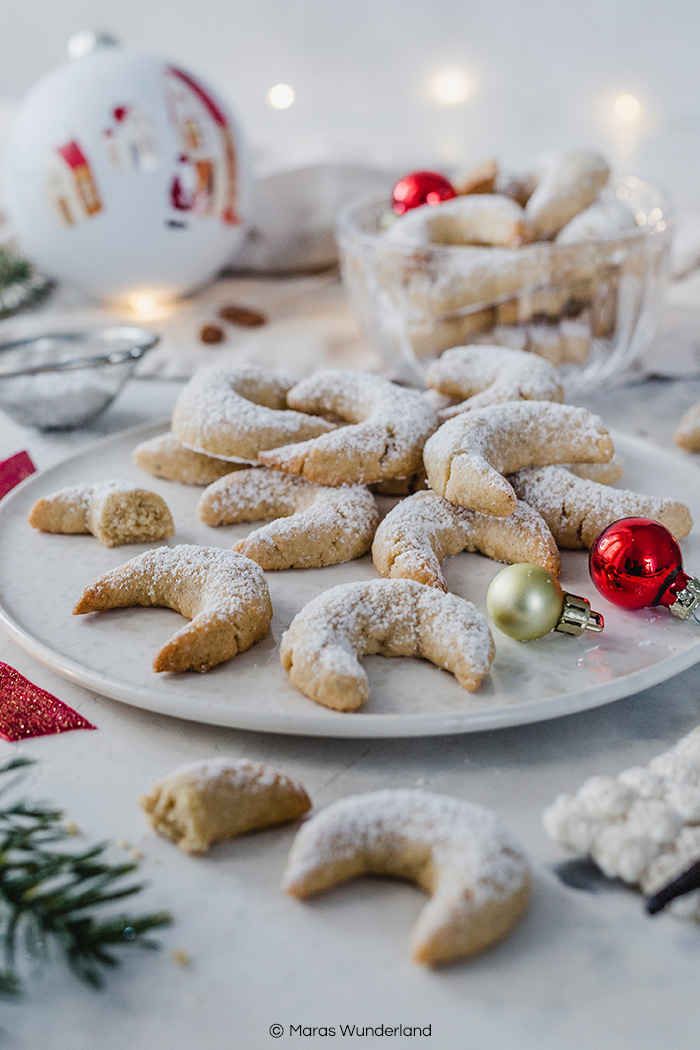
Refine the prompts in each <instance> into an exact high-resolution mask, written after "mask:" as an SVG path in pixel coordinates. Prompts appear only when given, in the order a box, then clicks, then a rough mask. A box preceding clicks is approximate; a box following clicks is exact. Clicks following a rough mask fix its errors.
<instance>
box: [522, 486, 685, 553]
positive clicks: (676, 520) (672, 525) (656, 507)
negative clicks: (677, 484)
mask: <svg viewBox="0 0 700 1050" xmlns="http://www.w3.org/2000/svg"><path fill="white" fill-rule="evenodd" d="M508 480H509V481H510V483H511V484H512V486H513V489H514V491H515V492H516V494H517V496H518V498H519V499H522V500H525V502H526V503H529V504H530V506H531V507H535V509H536V510H538V511H539V512H540V514H541V515H542V517H543V518H544V520H545V521H546V522H547V524H548V525H549V527H550V529H551V531H552V535H553V536H554V538H555V540H556V541H557V543H558V544H559V546H560V547H565V548H567V549H568V550H577V549H579V548H582V547H590V546H591V544H592V543H593V541H594V540H595V538H596V537H597V536H598V535H599V534H600V533H601V532H602V531H603V529H605V528H607V527H608V525H611V524H612V523H613V521H617V520H618V518H628V517H642V518H653V519H654V520H655V521H660V522H661V524H662V525H665V526H666V527H667V528H669V529H670V530H671V532H672V533H673V534H674V535H675V536H677V537H678V538H679V539H682V538H683V536H687V535H688V533H689V532H690V530H691V528H692V527H693V519H692V517H691V514H690V511H689V509H688V508H687V507H686V505H685V504H684V503H679V502H678V501H677V500H671V499H663V498H661V497H658V496H642V495H640V493H638V492H630V491H629V490H628V489H613V488H610V487H609V486H608V485H600V484H598V483H597V482H595V481H589V480H587V479H586V478H580V477H576V476H575V475H574V474H572V473H571V471H569V470H566V468H564V467H538V468H536V469H530V470H520V471H518V472H517V473H516V474H512V475H510V476H509V478H508Z"/></svg>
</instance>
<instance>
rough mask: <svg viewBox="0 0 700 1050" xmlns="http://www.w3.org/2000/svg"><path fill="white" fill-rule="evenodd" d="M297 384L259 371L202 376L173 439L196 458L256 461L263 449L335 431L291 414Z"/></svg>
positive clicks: (178, 408) (189, 393)
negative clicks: (290, 399) (197, 455)
mask: <svg viewBox="0 0 700 1050" xmlns="http://www.w3.org/2000/svg"><path fill="white" fill-rule="evenodd" d="M294 382H295V381H294V379H292V378H291V377H289V376H286V375H282V374H280V373H276V372H271V371H270V370H269V369H267V368H257V367H256V366H254V365H241V366H240V367H239V368H236V369H232V370H231V371H230V372H223V371H221V370H220V369H217V368H208V369H204V370H203V371H201V372H197V373H196V374H195V375H194V376H193V377H192V379H190V381H189V383H187V385H186V386H185V387H184V389H183V390H182V392H181V393H180V396H179V397H178V399H177V402H176V404H175V408H174V410H173V418H172V431H173V434H174V436H175V437H176V438H177V440H178V441H180V442H182V444H183V445H186V446H187V447H188V448H191V449H193V450H194V451H196V452H204V453H206V454H207V455H210V456H216V457H219V458H220V459H234V460H241V459H242V460H248V461H250V460H255V459H256V458H257V455H258V452H259V451H260V450H261V449H265V448H276V447H277V446H278V445H283V444H285V443H286V442H288V441H304V440H306V438H310V437H315V436H316V435H317V434H325V433H326V432H327V431H329V430H333V424H332V423H329V422H327V420H325V419H321V417H320V416H315V417H312V416H307V415H304V414H303V413H301V412H294V411H291V410H290V409H289V406H288V405H287V392H288V391H289V390H291V388H292V387H293V386H294Z"/></svg>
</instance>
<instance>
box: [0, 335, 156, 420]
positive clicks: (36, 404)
mask: <svg viewBox="0 0 700 1050" xmlns="http://www.w3.org/2000/svg"><path fill="white" fill-rule="evenodd" d="M157 342H158V336H157V335H155V334H154V333H153V332H148V331H146V330H145V329H143V328H134V327H131V326H130V325H110V326H107V327H104V328H94V329H87V330H85V331H80V332H53V333H44V334H41V335H36V336H33V337H31V338H26V339H15V340H13V341H12V342H3V343H0V408H1V409H2V410H3V412H6V413H7V415H8V416H11V418H12V419H14V420H15V421H16V422H17V423H22V424H24V425H25V426H30V427H36V428H38V429H39V430H73V429H75V428H76V427H82V426H86V424H88V423H90V422H92V420H93V419H95V418H96V417H97V416H99V414H100V413H101V412H104V410H105V409H106V408H107V406H108V405H110V404H111V403H112V401H114V399H115V397H116V396H117V394H118V393H119V391H120V390H121V388H122V387H123V386H124V383H125V382H126V381H127V379H128V378H129V376H130V375H131V374H132V373H133V371H134V369H135V368H136V365H137V364H138V362H139V361H140V360H141V358H142V357H143V355H144V354H145V353H146V352H147V351H148V350H150V349H151V348H152V347H154V346H155V345H156V343H157Z"/></svg>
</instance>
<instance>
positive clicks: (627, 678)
mask: <svg viewBox="0 0 700 1050" xmlns="http://www.w3.org/2000/svg"><path fill="white" fill-rule="evenodd" d="M169 423H170V421H169V419H165V420H160V421H157V422H149V423H145V424H139V425H137V426H135V427H130V428H128V429H125V430H121V431H117V432H116V433H113V434H109V435H106V436H104V437H101V438H99V439H98V440H96V441H94V442H91V443H90V444H88V445H85V446H83V447H81V448H79V449H78V450H76V451H74V452H73V453H72V454H71V455H68V456H66V457H64V458H63V459H61V460H59V461H58V462H57V463H54V464H52V466H50V467H48V468H46V469H45V470H40V471H37V472H35V473H34V474H32V475H30V476H29V477H27V478H25V479H24V480H23V481H22V482H20V484H19V485H17V486H16V487H15V489H14V490H13V491H12V492H10V493H8V495H7V496H6V497H5V498H4V499H3V500H2V503H1V504H0V515H3V514H4V513H6V508H8V507H10V508H12V505H13V503H14V502H15V501H16V500H17V499H18V498H19V497H20V496H21V495H22V494H23V493H25V492H26V490H27V488H31V487H33V486H34V485H35V484H37V485H38V484H40V483H41V481H42V480H43V479H44V478H45V477H46V476H47V475H49V474H50V473H51V472H52V471H53V470H56V469H59V468H62V467H64V466H65V465H66V463H68V462H70V461H71V460H74V459H77V458H79V457H81V456H83V455H85V454H90V453H92V452H94V451H97V452H99V449H100V448H101V447H102V446H104V445H111V444H113V443H117V442H120V441H122V440H125V439H127V440H128V439H131V438H134V439H136V438H139V437H140V438H141V440H145V439H146V437H147V436H148V435H149V434H152V435H153V436H156V434H158V433H160V432H161V431H163V430H167V429H168V428H169ZM609 432H610V434H611V436H612V437H613V440H614V441H616V439H617V438H621V439H622V443H623V444H627V445H633V446H636V447H638V448H639V449H642V450H643V449H651V450H653V451H655V452H660V453H662V454H666V455H670V456H675V455H676V453H675V450H667V449H664V448H662V447H661V446H658V445H656V444H654V443H653V442H649V441H647V440H645V439H644V438H640V437H639V436H638V435H636V434H629V433H626V432H624V431H620V430H616V429H615V428H609ZM678 458H679V459H681V460H682V459H683V458H684V457H683V455H682V454H680V452H679V454H678ZM687 465H688V466H689V467H691V468H692V469H693V470H695V471H698V473H699V474H700V468H698V466H697V465H696V464H695V463H694V462H692V460H688V463H687ZM0 628H1V629H2V630H3V631H4V632H5V634H7V635H8V637H10V638H11V639H12V640H13V641H14V642H16V643H17V644H18V645H19V646H20V648H22V649H23V650H24V651H25V652H27V653H28V654H29V655H30V656H32V657H34V658H35V659H36V660H38V661H39V662H40V663H41V664H43V665H44V666H46V667H48V668H50V669H51V670H53V671H55V672H56V673H57V674H59V675H60V676H61V677H63V678H66V679H67V680H68V681H71V682H73V683H75V684H77V685H79V686H81V687H82V688H85V689H87V690H89V691H91V692H93V693H97V694H98V695H100V696H104V697H107V698H108V699H111V700H116V701H117V702H118V703H125V704H127V705H128V706H130V707H135V708H137V709H139V710H145V711H150V712H153V713H155V714H163V715H167V716H168V717H172V718H180V719H184V720H186V721H191V722H198V723H200V724H204V725H212V726H219V727H222V728H229V729H243V730H246V731H255V732H265V733H282V734H285V735H290V736H312V737H326V738H337V739H340V738H347V739H353V738H355V739H358V738H376V739H382V738H385V739H389V738H409V737H420V736H447V735H458V734H467V733H479V732H488V731H490V730H496V729H506V728H512V727H516V726H519V725H531V724H535V723H537V722H543V721H549V720H550V719H553V718H562V717H566V716H567V715H572V714H577V713H580V712H583V711H588V710H594V709H595V708H596V707H602V706H605V705H606V704H609V703H613V702H614V701H615V700H621V699H624V698H625V697H627V696H633V695H635V694H636V693H638V692H641V691H642V690H645V689H649V688H652V687H653V686H655V685H658V684H659V683H660V682H664V681H667V680H668V679H670V678H673V677H675V676H676V675H677V674H681V673H682V672H683V671H686V670H688V669H689V668H690V667H692V666H693V665H694V664H696V663H698V662H700V637H698V638H697V639H696V640H695V643H694V644H691V645H690V646H688V648H687V649H684V650H683V651H682V652H680V653H674V654H673V655H671V656H669V657H668V658H666V659H663V660H659V661H658V662H657V663H655V664H652V665H650V666H648V667H643V668H639V669H638V670H636V671H632V672H631V673H630V674H628V675H624V676H622V677H620V678H615V679H613V680H612V681H609V682H602V683H600V684H599V685H597V686H595V687H594V688H593V689H592V688H591V687H588V686H586V687H584V688H582V689H578V690H575V691H573V692H568V693H563V694H557V695H556V696H550V697H546V698H545V699H543V700H540V701H528V702H527V703H524V704H518V705H506V706H502V707H500V708H496V709H495V710H492V709H489V708H482V709H481V710H475V711H474V710H472V711H462V712H459V711H457V712H450V713H445V712H441V713H438V714H427V713H417V714H411V713H410V712H408V713H406V712H401V713H398V712H391V713H381V712H377V713H366V712H361V711H358V712H352V713H351V714H350V715H348V713H347V712H345V713H344V712H338V711H330V710H328V709H326V708H319V710H318V711H315V710H310V711H309V713H308V715H307V714H304V713H296V712H284V711H278V712H274V711H272V712H271V711H266V712H264V715H263V717H262V719H260V717H259V716H258V717H256V713H255V711H252V710H249V711H243V712H241V711H237V710H236V709H235V708H225V709H224V708H222V712H225V713H226V714H230V715H231V716H232V717H230V718H224V717H216V718H213V717H212V716H213V715H214V714H215V712H213V711H212V704H209V705H208V706H207V708H206V710H202V711H201V712H198V711H197V709H196V706H195V705H193V703H192V701H191V699H188V698H187V697H185V698H180V697H177V696H176V695H173V694H167V693H163V694H160V693H154V692H152V691H150V690H149V689H148V687H147V686H145V687H139V686H135V685H133V684H131V683H128V682H126V683H122V682H120V681H119V680H117V679H114V678H112V677H111V676H110V675H107V674H104V673H102V672H99V671H93V670H91V669H90V668H86V667H85V666H84V665H82V664H80V663H79V662H78V661H76V660H75V659H73V658H72V657H70V656H66V655H65V654H63V653H60V652H57V651H56V650H55V649H53V648H52V647H51V646H50V645H48V644H46V643H44V642H42V641H40V640H38V639H37V638H36V637H35V636H34V635H33V634H32V633H31V632H30V631H29V630H27V629H26V628H25V627H24V626H23V625H22V624H21V623H19V622H17V620H16V618H15V617H14V616H13V615H12V613H10V612H9V611H8V609H7V608H6V606H5V600H4V596H3V594H2V586H1V585H0ZM309 703H310V704H312V703H313V701H309ZM219 706H221V705H218V704H217V705H216V707H219ZM314 706H315V707H316V706H318V705H314ZM185 709H186V710H185Z"/></svg>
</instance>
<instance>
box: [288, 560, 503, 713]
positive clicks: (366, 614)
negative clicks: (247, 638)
mask: <svg viewBox="0 0 700 1050" xmlns="http://www.w3.org/2000/svg"><path fill="white" fill-rule="evenodd" d="M494 652H495V648H494V644H493V639H492V637H491V632H490V630H489V627H488V624H487V623H486V620H485V619H484V617H483V616H482V615H481V613H480V612H479V611H478V609H477V608H476V607H475V606H474V605H472V603H471V602H467V601H465V600H464V599H463V598H458V597H457V595H454V594H443V593H442V592H441V591H437V590H434V589H433V588H431V587H425V586H423V585H422V584H420V583H416V582H414V581H413V580H372V581H369V582H361V583H347V584H341V585H340V586H338V587H333V588H332V589H331V590H328V591H325V592H324V593H323V594H320V595H319V596H318V597H316V598H314V599H313V600H312V601H310V602H309V603H308V605H306V606H304V608H303V609H302V610H301V612H299V613H298V614H297V615H296V616H295V617H294V620H293V621H292V623H291V625H290V627H289V629H288V630H287V631H286V632H285V634H284V635H283V637H282V642H281V645H280V656H281V659H282V663H283V666H284V667H285V668H286V669H287V670H288V671H289V673H290V675H291V677H292V680H293V681H294V682H295V684H296V685H298V686H299V688H300V689H302V691H303V692H305V693H306V695H311V697H312V699H316V700H318V701H319V702H321V703H323V702H325V701H324V699H323V697H324V696H327V695H328V691H329V690H331V691H332V690H333V689H334V688H335V685H336V681H337V679H338V677H339V676H348V677H349V678H351V679H354V680H355V685H356V688H357V690H359V694H358V695H361V696H362V699H364V698H365V696H366V683H367V679H366V675H365V673H364V671H363V669H362V668H361V666H360V664H359V662H358V657H359V656H362V655H365V654H370V653H379V654H381V655H383V656H422V657H426V658H427V659H429V660H431V661H432V662H433V663H435V664H437V665H438V666H440V667H443V668H444V669H445V670H448V671H451V672H452V673H453V674H454V675H455V676H456V677H457V678H458V680H459V681H460V684H461V685H463V686H464V687H465V688H471V689H474V688H476V687H477V685H478V683H479V682H480V681H481V679H482V678H483V677H484V675H486V674H487V673H488V670H489V668H490V666H491V663H492V661H493V657H494ZM347 689H348V692H350V691H351V686H350V684H349V683H348V685H347ZM359 702H360V703H361V702H362V700H360V701H359ZM329 706H333V705H329ZM355 706H359V705H358V704H356V705H355Z"/></svg>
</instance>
